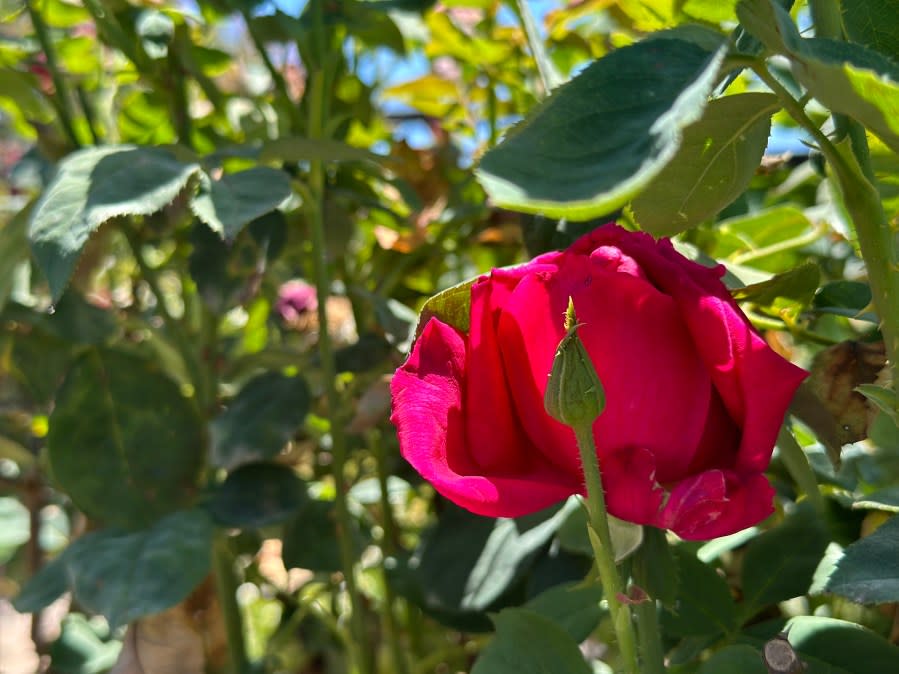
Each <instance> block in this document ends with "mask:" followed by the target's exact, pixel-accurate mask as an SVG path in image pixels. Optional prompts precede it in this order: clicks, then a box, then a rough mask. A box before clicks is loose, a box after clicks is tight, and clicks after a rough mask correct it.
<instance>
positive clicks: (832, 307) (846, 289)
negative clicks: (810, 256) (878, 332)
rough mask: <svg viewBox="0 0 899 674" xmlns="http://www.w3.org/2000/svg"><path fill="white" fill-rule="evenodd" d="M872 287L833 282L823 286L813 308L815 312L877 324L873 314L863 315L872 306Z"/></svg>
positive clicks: (864, 284)
mask: <svg viewBox="0 0 899 674" xmlns="http://www.w3.org/2000/svg"><path fill="white" fill-rule="evenodd" d="M871 299H872V296H871V287H870V286H869V285H868V284H867V283H863V282H861V281H831V282H830V283H825V284H824V285H823V286H821V289H820V290H818V292H817V293H816V294H815V299H814V302H813V303H812V306H813V307H814V309H815V311H817V312H820V313H827V314H836V315H837V316H846V317H847V318H859V319H865V320H873V321H874V322H877V320H878V319H877V317H876V316H875V315H874V314H873V313H867V314H866V313H863V312H864V310H865V308H866V307H868V306H869V305H870V304H871Z"/></svg>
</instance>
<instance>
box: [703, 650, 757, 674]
mask: <svg viewBox="0 0 899 674" xmlns="http://www.w3.org/2000/svg"><path fill="white" fill-rule="evenodd" d="M767 671H768V670H767V669H766V668H765V665H764V663H763V662H762V657H761V654H760V653H759V651H757V650H756V649H754V648H753V647H752V646H746V645H745V644H736V645H734V646H728V647H727V648H722V649H721V650H720V651H718V652H716V653H715V654H714V655H712V657H711V658H709V659H708V660H706V661H705V662H704V663H702V667H700V668H699V674H765V673H766V672H767Z"/></svg>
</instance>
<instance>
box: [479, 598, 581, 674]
mask: <svg viewBox="0 0 899 674" xmlns="http://www.w3.org/2000/svg"><path fill="white" fill-rule="evenodd" d="M493 623H494V625H496V636H495V637H494V639H493V641H491V642H490V644H489V645H488V646H487V648H485V649H484V651H483V653H481V656H480V657H479V658H478V659H477V661H476V662H475V664H474V668H473V669H472V670H471V674H547V672H565V674H591V672H592V670H591V669H590V667H588V666H587V663H586V661H585V660H584V656H583V655H582V654H581V651H580V649H578V644H577V642H576V641H575V640H574V639H572V638H571V636H569V635H568V633H566V632H565V630H563V629H562V628H561V627H559V626H558V625H556V624H555V623H554V622H552V621H551V620H549V619H548V618H544V617H543V616H541V615H538V614H537V613H534V612H532V611H528V610H527V609H506V610H505V611H501V612H500V613H499V614H497V615H496V616H494V617H493Z"/></svg>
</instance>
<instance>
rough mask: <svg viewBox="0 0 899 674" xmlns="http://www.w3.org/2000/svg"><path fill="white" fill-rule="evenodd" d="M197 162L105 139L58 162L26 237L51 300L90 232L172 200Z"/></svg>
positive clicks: (196, 172) (68, 275) (59, 292)
mask: <svg viewBox="0 0 899 674" xmlns="http://www.w3.org/2000/svg"><path fill="white" fill-rule="evenodd" d="M199 172H200V167H199V166H198V165H197V164H194V163H184V162H182V161H179V160H177V159H175V157H173V156H172V155H171V154H169V153H168V152H166V151H165V150H161V149H159V148H154V147H141V148H138V147H133V146H130V145H106V146H103V147H92V148H86V149H84V150H79V151H78V152H74V153H72V154H70V155H69V156H68V157H66V158H65V159H64V160H63V161H62V162H60V164H59V168H58V171H57V173H56V176H55V177H54V178H53V180H52V182H51V183H50V184H49V185H48V186H47V188H46V189H45V190H44V193H43V194H42V195H41V198H40V200H39V201H38V202H37V205H36V206H35V208H34V211H33V212H32V214H31V222H30V223H29V231H28V238H29V240H30V241H31V248H32V251H33V253H34V257H35V259H36V260H37V263H38V266H39V267H40V268H41V270H42V271H43V272H44V274H45V275H46V277H47V280H48V281H49V283H50V292H51V294H52V296H53V299H54V300H57V299H59V297H60V296H61V295H62V291H63V289H64V288H65V287H66V285H67V284H68V282H69V279H70V278H71V276H72V272H73V271H74V270H75V265H76V264H77V262H78V258H79V257H80V255H81V250H82V248H84V244H85V243H86V242H87V240H88V238H89V237H90V235H91V234H92V233H93V232H95V231H96V230H97V228H98V227H100V225H102V224H103V223H105V222H107V221H108V220H110V219H112V218H115V217H118V216H124V215H150V214H151V213H155V212H156V211H158V210H160V209H162V208H163V207H164V206H166V205H167V204H169V203H171V202H172V201H173V200H174V198H175V197H176V196H178V194H179V193H180V192H181V191H182V190H184V189H185V188H186V187H187V186H188V184H189V182H190V181H191V179H192V178H195V177H196V176H198V175H199Z"/></svg>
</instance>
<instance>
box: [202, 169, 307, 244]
mask: <svg viewBox="0 0 899 674" xmlns="http://www.w3.org/2000/svg"><path fill="white" fill-rule="evenodd" d="M289 196H290V179H289V178H288V177H287V174H286V173H284V171H279V170H277V169H273V168H268V167H267V166H256V167H255V168H251V169H247V170H246V171H239V172H237V173H226V174H225V175H223V176H222V178H221V180H211V179H209V178H208V177H207V176H205V175H204V176H203V178H202V179H201V182H200V190H199V192H197V195H196V196H195V197H194V198H193V201H191V204H190V207H191V210H192V211H193V212H194V214H195V215H196V216H197V217H198V218H200V220H202V221H203V222H205V223H206V224H207V225H209V227H210V229H212V231H214V232H216V233H217V234H219V236H221V237H222V238H224V239H227V240H229V241H231V240H233V239H234V237H236V236H237V235H238V234H239V233H240V231H241V230H242V229H243V228H244V227H246V226H247V225H248V224H249V223H250V222H252V221H253V220H255V219H256V218H259V217H261V216H263V215H265V214H266V213H269V212H270V211H273V210H275V208H276V207H277V206H278V204H280V203H281V202H282V201H284V200H285V199H286V198H287V197H289Z"/></svg>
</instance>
